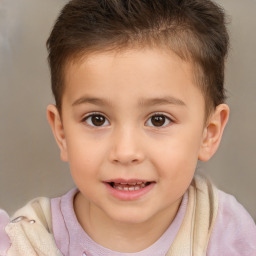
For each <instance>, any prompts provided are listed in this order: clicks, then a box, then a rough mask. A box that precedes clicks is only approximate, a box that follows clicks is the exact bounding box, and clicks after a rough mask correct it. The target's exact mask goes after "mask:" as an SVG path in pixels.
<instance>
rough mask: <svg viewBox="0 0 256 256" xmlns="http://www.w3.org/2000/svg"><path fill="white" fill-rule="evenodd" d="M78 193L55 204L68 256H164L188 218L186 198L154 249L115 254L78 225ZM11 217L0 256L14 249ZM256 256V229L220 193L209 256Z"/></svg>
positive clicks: (0, 238) (0, 214) (1, 235)
mask: <svg viewBox="0 0 256 256" xmlns="http://www.w3.org/2000/svg"><path fill="white" fill-rule="evenodd" d="M76 192H77V190H76V189H73V190H71V191H69V192H68V193H67V194H66V195H64V196H62V197H59V198H54V199H52V200H51V207H52V219H53V231H54V237H55V240H56V244H57V246H58V248H59V249H60V250H61V252H62V253H63V255H65V256H103V255H104V256H128V255H129V256H148V255H154V256H164V255H165V254H166V253H167V251H168V249H169V248H170V246H171V244H172V242H173V241H174V238H175V236H176V235H177V232H178V230H179V228H180V225H181V223H182V220H183V218H184V215H185V211H186V206H187V201H188V196H187V194H185V195H184V197H183V200H182V203H181V206H180V208H179V211H178V213H177V215H176V217H175V219H174V221H173V222H172V224H171V225H170V226H169V228H168V229H167V230H166V232H165V233H164V234H163V235H162V236H161V237H160V238H159V240H158V241H156V242H155V243H154V244H153V245H151V246H150V247H148V248H146V249H145V250H143V251H140V252H137V253H120V252H114V251H111V250H109V249H107V248H104V247H102V246H101V245H99V244H97V243H95V242H94V241H93V240H92V239H91V238H90V237H89V236H88V235H87V234H86V233H85V232H84V230H83V229H82V227H81V226H80V224H79V223H78V221H77V219H76V216H75V213H74V209H73V197H74V195H75V194H76ZM8 222H9V217H8V215H7V214H6V213H5V212H4V211H0V255H1V256H2V255H6V251H7V250H8V248H9V246H10V242H9V238H8V236H7V235H6V233H5V232H4V227H5V225H6V224H7V223H8ZM216 255H218V256H222V255H225V256H256V225H255V223H254V221H253V219H252V218H251V216H250V215H249V214H248V213H247V211H246V210H245V209H244V207H243V206H242V205H241V204H239V203H238V202H237V201H236V199H235V198H234V197H233V196H231V195H228V194H226V193H224V192H222V191H219V209H218V215H217V219H216V223H215V226H214V229H213V232H212V235H211V238H210V242H209V246H208V250H207V256H216Z"/></svg>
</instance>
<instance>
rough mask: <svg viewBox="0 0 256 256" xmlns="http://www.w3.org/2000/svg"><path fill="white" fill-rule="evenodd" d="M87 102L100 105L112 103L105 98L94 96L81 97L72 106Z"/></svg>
mask: <svg viewBox="0 0 256 256" xmlns="http://www.w3.org/2000/svg"><path fill="white" fill-rule="evenodd" d="M86 103H90V104H94V105H99V106H106V105H110V103H109V101H107V100H104V99H100V98H93V97H81V98H79V99H77V100H75V101H74V102H73V103H72V106H77V105H81V104H86Z"/></svg>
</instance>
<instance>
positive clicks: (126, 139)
mask: <svg viewBox="0 0 256 256" xmlns="http://www.w3.org/2000/svg"><path fill="white" fill-rule="evenodd" d="M111 141H112V142H111V150H110V154H109V157H110V161H111V162H112V163H115V164H123V165H130V164H139V163H141V162H143V160H144V159H145V152H144V150H143V143H142V139H141V135H140V134H139V133H138V132H136V131H135V129H129V128H122V129H119V130H117V131H115V132H114V133H113V136H112V138H111Z"/></svg>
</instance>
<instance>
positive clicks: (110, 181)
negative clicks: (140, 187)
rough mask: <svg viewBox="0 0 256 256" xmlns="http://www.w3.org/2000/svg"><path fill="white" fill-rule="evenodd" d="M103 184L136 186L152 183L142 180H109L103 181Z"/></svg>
mask: <svg viewBox="0 0 256 256" xmlns="http://www.w3.org/2000/svg"><path fill="white" fill-rule="evenodd" d="M104 182H105V183H119V184H138V183H148V182H153V181H150V180H144V179H110V180H106V181H104Z"/></svg>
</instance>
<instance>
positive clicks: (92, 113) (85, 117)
mask: <svg viewBox="0 0 256 256" xmlns="http://www.w3.org/2000/svg"><path fill="white" fill-rule="evenodd" d="M94 115H100V116H103V117H104V118H105V119H106V121H107V122H108V123H109V124H110V121H109V119H108V118H107V117H106V115H105V114H103V113H101V112H97V111H96V112H90V113H87V114H86V115H85V116H83V118H82V120H81V122H83V123H84V122H86V120H87V119H88V118H89V117H91V116H94ZM86 125H87V126H89V127H93V128H94V127H97V128H100V127H105V126H107V125H103V126H93V125H89V124H86Z"/></svg>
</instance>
